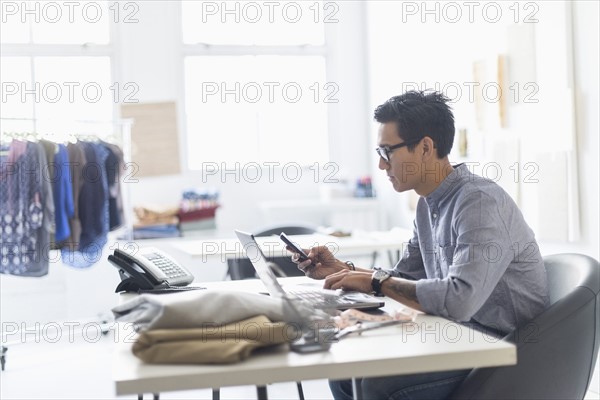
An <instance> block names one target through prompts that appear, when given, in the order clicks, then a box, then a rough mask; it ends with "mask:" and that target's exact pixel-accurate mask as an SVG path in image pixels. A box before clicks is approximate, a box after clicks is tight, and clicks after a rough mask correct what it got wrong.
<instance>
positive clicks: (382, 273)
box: [373, 269, 390, 281]
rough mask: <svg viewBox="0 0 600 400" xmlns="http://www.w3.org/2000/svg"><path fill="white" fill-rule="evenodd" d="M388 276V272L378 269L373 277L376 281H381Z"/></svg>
mask: <svg viewBox="0 0 600 400" xmlns="http://www.w3.org/2000/svg"><path fill="white" fill-rule="evenodd" d="M388 276H390V274H389V273H388V272H386V271H383V270H381V269H380V270H377V271H375V274H374V275H373V278H375V279H377V280H378V281H381V280H382V279H385V278H387V277H388Z"/></svg>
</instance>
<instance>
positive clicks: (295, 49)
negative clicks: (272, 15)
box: [182, 44, 327, 57]
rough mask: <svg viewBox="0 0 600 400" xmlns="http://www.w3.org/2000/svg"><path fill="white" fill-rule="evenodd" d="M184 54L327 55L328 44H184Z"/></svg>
mask: <svg viewBox="0 0 600 400" xmlns="http://www.w3.org/2000/svg"><path fill="white" fill-rule="evenodd" d="M182 49H183V55H184V57H185V56H198V55H211V56H218V55H251V56H256V55H273V54H276V55H285V56H326V55H327V47H326V46H227V45H202V44H199V45H183V47H182Z"/></svg>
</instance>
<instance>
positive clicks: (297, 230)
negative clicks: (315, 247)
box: [227, 225, 316, 281]
mask: <svg viewBox="0 0 600 400" xmlns="http://www.w3.org/2000/svg"><path fill="white" fill-rule="evenodd" d="M281 232H285V233H286V234H288V235H310V234H313V233H315V232H316V229H314V228H312V227H309V226H298V225H297V226H274V227H269V228H266V229H262V230H260V231H258V232H257V233H255V234H254V236H256V237H266V236H273V235H279V234H280V233H281ZM273 240H280V239H279V237H275V236H274V239H273ZM290 257H291V253H290ZM290 257H287V256H282V257H269V258H268V260H269V261H270V263H269V265H270V266H271V268H272V269H273V272H275V274H276V275H278V276H280V277H285V276H304V273H303V272H302V271H300V270H299V269H298V267H297V266H296V264H294V263H293V262H292V261H291V260H290ZM227 274H228V275H229V276H230V277H231V280H233V281H236V280H241V279H252V278H256V272H255V271H254V267H253V266H252V264H251V263H250V260H248V259H247V258H242V259H234V260H227Z"/></svg>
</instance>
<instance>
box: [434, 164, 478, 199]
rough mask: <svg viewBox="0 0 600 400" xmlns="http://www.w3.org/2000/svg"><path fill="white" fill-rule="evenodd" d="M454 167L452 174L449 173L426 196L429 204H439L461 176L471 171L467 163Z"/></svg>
mask: <svg viewBox="0 0 600 400" xmlns="http://www.w3.org/2000/svg"><path fill="white" fill-rule="evenodd" d="M453 168H454V170H453V171H452V172H451V173H450V175H448V176H447V177H446V178H445V179H444V180H443V181H442V183H440V184H439V186H438V187H436V188H435V190H434V191H433V192H431V193H429V195H428V196H427V197H425V201H427V204H429V205H432V204H438V203H439V202H440V201H441V200H442V199H443V198H444V196H445V195H446V193H448V191H449V190H450V188H452V187H453V186H454V185H455V184H456V183H457V182H458V181H459V180H460V178H461V177H463V176H465V174H468V173H469V169H468V168H467V166H466V165H465V164H457V165H453Z"/></svg>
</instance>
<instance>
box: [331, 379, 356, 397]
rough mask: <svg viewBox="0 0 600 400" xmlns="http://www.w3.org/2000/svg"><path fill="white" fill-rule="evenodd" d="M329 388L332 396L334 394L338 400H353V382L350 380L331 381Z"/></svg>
mask: <svg viewBox="0 0 600 400" xmlns="http://www.w3.org/2000/svg"><path fill="white" fill-rule="evenodd" d="M329 388H330V389H331V394H333V398H334V399H336V400H345V399H352V398H353V396H352V381H351V380H349V379H345V380H341V381H334V380H330V381H329Z"/></svg>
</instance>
